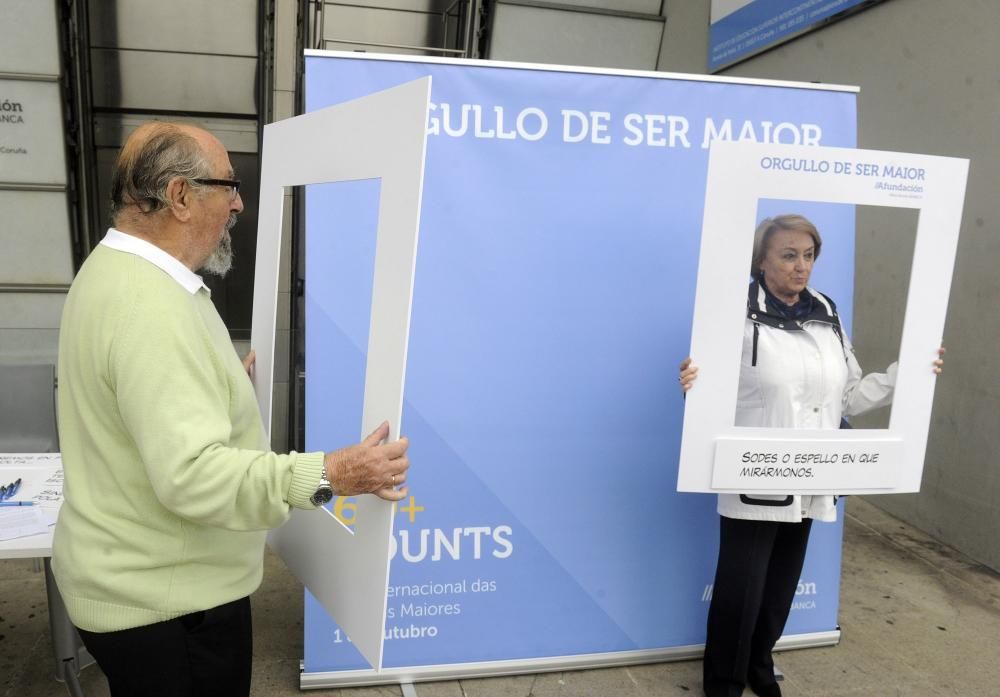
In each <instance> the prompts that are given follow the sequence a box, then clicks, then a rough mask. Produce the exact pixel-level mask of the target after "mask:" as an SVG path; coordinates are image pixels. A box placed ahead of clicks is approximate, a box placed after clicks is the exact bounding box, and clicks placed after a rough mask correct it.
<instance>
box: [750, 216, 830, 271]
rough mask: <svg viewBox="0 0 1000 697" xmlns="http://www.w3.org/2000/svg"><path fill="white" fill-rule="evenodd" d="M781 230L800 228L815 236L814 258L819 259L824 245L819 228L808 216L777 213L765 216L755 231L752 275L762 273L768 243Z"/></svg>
mask: <svg viewBox="0 0 1000 697" xmlns="http://www.w3.org/2000/svg"><path fill="white" fill-rule="evenodd" d="M779 230H798V231H800V232H806V233H809V236H810V237H812V238H813V245H814V247H815V249H814V250H813V259H819V250H820V247H822V246H823V238H822V237H820V235H819V230H817V229H816V226H815V225H813V224H812V223H811V222H810V221H809V219H808V218H806V217H804V216H801V215H796V214H794V213H793V214H789V215H776V216H774V217H773V218H764V219H763V220H762V221H760V225H758V226H757V229H756V230H755V231H754V233H753V259H752V261H751V262H750V275H751V276H752V277H753V278H759V277H760V275H761V272H760V265H761V264H762V263H763V262H764V256H765V255H766V254H767V245H768V243H769V242H770V241H771V237H772V236H773V235H774V233H776V232H778V231H779Z"/></svg>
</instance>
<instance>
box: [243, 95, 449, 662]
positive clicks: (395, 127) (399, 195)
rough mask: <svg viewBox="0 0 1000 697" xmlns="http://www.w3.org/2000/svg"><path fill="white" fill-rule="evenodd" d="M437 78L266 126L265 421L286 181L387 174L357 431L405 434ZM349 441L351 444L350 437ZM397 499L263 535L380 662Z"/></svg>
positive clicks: (256, 342)
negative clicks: (345, 518)
mask: <svg viewBox="0 0 1000 697" xmlns="http://www.w3.org/2000/svg"><path fill="white" fill-rule="evenodd" d="M430 89H431V78H430V77H426V78H422V79H420V80H415V81H413V82H410V83H407V84H405V85H401V86H399V87H395V88H392V89H389V90H385V91H383V92H378V93H376V94H372V95H370V96H367V97H363V98H361V99H356V100H353V101H351V102H347V103H345V104H340V105H337V106H333V107H330V108H327V109H323V110H320V111H315V112H311V113H309V114H304V115H302V116H297V117H295V118H291V119H287V120H284V121H280V122H277V123H273V124H270V125H267V126H265V127H264V144H263V152H262V166H261V183H260V212H259V218H258V226H257V266H256V273H255V277H254V300H253V329H252V331H251V345H252V346H253V347H254V348H255V349H256V351H257V362H256V368H255V379H254V387H255V390H256V395H257V401H258V403H259V405H260V411H261V416H262V417H263V419H264V424H265V426H266V427H267V428H268V429H269V427H270V423H271V392H272V389H273V383H274V338H275V328H276V311H277V288H278V260H279V253H280V243H281V227H282V226H281V223H282V214H283V202H284V196H285V187H290V186H303V185H308V184H319V183H327V182H344V181H353V180H361V179H380V180H381V196H380V199H379V216H378V229H377V233H376V234H377V237H376V243H375V270H374V284H373V290H372V310H371V324H370V331H369V343H368V354H367V364H366V368H365V393H364V407H363V415H362V420H361V423H360V424H359V430H358V440H360V439H361V437H362V436H363V435H365V434H368V433H370V432H371V431H373V430H374V429H375V428H376V427H378V425H379V424H380V423H382V421H385V420H387V421H388V422H389V424H390V434H389V440H395V439H397V438H398V437H399V428H400V420H401V418H402V412H403V381H404V375H405V367H406V351H407V343H408V336H409V323H410V307H411V298H412V293H413V275H414V268H415V263H416V250H417V233H418V227H419V221H420V203H421V192H422V188H423V172H424V156H425V152H426V130H427V110H428V104H429V102H430ZM343 445H344V446H347V445H350V443H344V444H343ZM393 510H394V509H393V504H391V503H389V502H386V501H383V500H381V499H379V498H376V497H375V496H360V497H358V500H357V511H356V518H355V520H356V521H357V522H356V525H355V529H354V531H353V532H352V531H351V530H348V529H347V528H346V527H345V526H344V525H342V524H341V523H340V522H339V521H338V520H337V519H336V518H335V517H334V516H333V514H332V513H330V512H329V511H327V510H325V509H322V510H319V511H298V510H295V511H292V515H291V518H290V519H289V520H288V522H287V523H286V524H285V525H284V526H282V527H281V528H278V529H277V530H274V531H272V532H271V534H270V535H269V537H268V543H269V544H270V545H271V547H272V549H274V550H275V552H276V553H277V554H278V555H279V556H281V558H282V559H283V560H284V561H285V563H286V564H287V565H288V567H289V568H290V569H291V570H292V572H293V573H294V574H295V575H296V576H297V577H298V579H299V580H300V581H302V583H303V585H305V587H306V588H308V589H309V590H310V591H311V592H312V593H313V595H315V596H316V598H317V600H319V602H320V603H321V604H322V605H323V607H324V608H325V609H326V610H327V612H329V613H330V615H331V616H332V617H334V619H335V620H336V621H337V623H338V624H339V625H340V626H341V627H343V629H344V631H345V632H346V633H347V634H348V636H350V638H351V641H352V642H353V643H354V644H355V646H357V648H358V650H359V651H360V652H361V655H362V656H364V657H365V659H366V660H367V661H368V662H369V663H370V664H371V665H372V666H373V667H374V668H375V669H376V670H381V667H382V648H383V628H384V626H385V614H386V591H387V587H388V581H389V558H390V538H391V535H392V525H393Z"/></svg>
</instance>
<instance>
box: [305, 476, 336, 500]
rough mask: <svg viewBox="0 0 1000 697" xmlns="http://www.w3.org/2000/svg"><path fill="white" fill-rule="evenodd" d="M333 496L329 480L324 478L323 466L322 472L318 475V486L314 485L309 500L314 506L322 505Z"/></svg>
mask: <svg viewBox="0 0 1000 697" xmlns="http://www.w3.org/2000/svg"><path fill="white" fill-rule="evenodd" d="M333 496H334V491H333V487H332V486H330V480H329V479H327V478H326V468H325V467H324V468H323V472H322V473H321V474H320V475H319V486H318V487H316V491H315V492H313V495H312V496H310V497H309V501H310V502H311V503H312V505H314V506H322V505H323V504H325V503H329V502H330V499H332V498H333Z"/></svg>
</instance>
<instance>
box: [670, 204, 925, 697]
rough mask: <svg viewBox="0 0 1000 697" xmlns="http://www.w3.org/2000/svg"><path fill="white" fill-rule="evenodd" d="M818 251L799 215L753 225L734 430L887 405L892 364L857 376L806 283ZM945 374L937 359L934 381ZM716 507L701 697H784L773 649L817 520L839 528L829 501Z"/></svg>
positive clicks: (756, 499)
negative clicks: (751, 695)
mask: <svg viewBox="0 0 1000 697" xmlns="http://www.w3.org/2000/svg"><path fill="white" fill-rule="evenodd" d="M822 245H823V241H822V239H821V238H820V234H819V231H818V230H817V229H816V226H815V225H813V224H812V223H811V222H809V221H808V220H807V219H806V218H804V217H802V216H800V215H781V216H777V217H775V218H768V219H765V220H764V221H763V222H762V223H761V224H760V225H759V226H758V228H757V231H756V233H755V235H754V247H753V262H752V264H751V275H752V276H753V282H752V283H751V284H750V289H749V296H748V298H747V315H746V324H745V328H744V332H743V359H742V363H741V365H740V380H739V397H738V400H737V406H736V425H737V426H754V427H788V428H809V429H817V428H828V429H836V428H839V427H840V424H841V419H842V417H844V416H852V415H855V414H860V413H862V412H865V411H867V410H869V409H874V408H876V407H880V406H884V405H887V404H889V403H890V402H891V401H892V394H893V386H894V384H895V378H896V366H895V364H893V365H891V366H889V369H888V371H887V372H886V373H877V374H869V375H865V376H864V377H862V373H861V367H860V366H859V365H858V361H857V359H855V357H854V350H853V349H852V347H851V343H850V341H849V339H848V338H847V335H846V333H845V332H844V329H843V326H842V325H841V323H840V318H839V317H838V315H837V306H836V305H835V304H834V302H833V300H831V299H830V298H829V297H827V296H826V295H823V294H822V293H820V292H819V291H817V290H814V289H813V288H810V287H809V285H808V284H809V276H810V275H811V273H812V268H813V264H814V263H815V261H816V259H817V258H818V257H819V253H820V249H821V247H822ZM943 352H944V349H940V350H939V353H940V354H943ZM941 366H942V361H941V360H940V358H939V359H938V360H936V361H935V362H934V365H933V370H934V372H936V373H939V372H941ZM697 372H698V369H697V368H696V367H695V366H694V365H693V364H692V363H691V359H690V358H687V359H685V360H684V362H683V363H681V366H680V383H681V389H682V390H683V391H685V392H686V391H687V390H689V389H691V386H692V385H693V383H694V380H695V378H696V376H697ZM718 510H719V515H720V533H719V560H718V565H717V567H716V572H715V586H714V589H713V592H712V603H711V606H710V607H709V611H708V636H707V639H706V642H705V661H704V688H705V694H706V695H708V696H709V697H739V695H741V694H742V693H743V688H744V686H746V685H749V686H750V688H751V689H752V690H753V691H754V692H755V693H756V694H757V695H761V696H762V697H780V695H781V689H780V688H779V687H778V683H777V682H776V681H775V677H774V662H773V660H772V658H771V650H772V649H773V648H774V644H775V642H777V640H778V638H779V637H780V636H781V633H782V631H783V630H784V626H785V620H786V619H787V618H788V613H789V610H790V609H791V603H792V599H793V598H794V596H795V588H796V585H797V584H798V581H799V574H800V573H801V571H802V563H803V561H804V559H805V554H806V543H807V541H808V539H809V529H810V526H811V524H812V521H813V520H821V521H827V522H832V521H834V520H836V517H837V509H836V506H835V499H834V497H833V496H798V495H791V494H789V495H777V496H774V495H763V494H754V495H752V496H750V495H744V494H720V495H719V507H718Z"/></svg>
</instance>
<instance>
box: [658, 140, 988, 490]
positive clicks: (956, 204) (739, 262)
mask: <svg viewBox="0 0 1000 697" xmlns="http://www.w3.org/2000/svg"><path fill="white" fill-rule="evenodd" d="M968 166H969V163H968V160H964V159H957V158H948V157H937V156H930V155H916V154H909V153H896V152H882V151H876V150H859V149H851V148H829V147H815V146H791V145H775V144H760V143H750V142H724V141H716V142H714V143H713V144H712V146H711V151H710V153H709V168H708V182H707V187H706V193H705V214H704V220H703V227H702V240H701V248H700V257H699V258H700V261H699V268H698V282H697V290H696V296H695V308H694V322H693V327H692V337H691V353H690V355H691V356H692V358H693V360H694V363H695V364H696V365H697V366H698V367H699V374H698V379H697V382H696V383H695V385H694V387H693V388H692V389H691V390H690V391H689V392H688V393H687V395H686V403H685V412H684V431H683V435H682V439H681V453H680V463H679V471H678V483H677V489H678V491H691V492H728V493H748V492H756V493H770V494H783V493H790V492H795V493H801V494H830V493H836V494H849V493H854V494H860V493H901V492H915V491H919V489H920V479H921V475H922V472H923V461H924V454H925V451H926V447H927V435H928V430H929V424H930V413H931V405H932V402H933V398H934V385H935V380H936V377H937V376H936V375H935V374H934V373H933V371H932V366H933V361H934V360H935V359H936V358H937V348H938V346H940V344H941V337H942V334H943V331H944V322H945V313H946V310H947V306H948V294H949V291H950V288H951V276H952V270H953V267H954V260H955V253H956V248H957V245H958V233H959V227H960V223H961V218H962V207H963V202H964V198H965V184H966V178H967V176H968ZM761 199H789V200H796V201H818V202H830V203H847V204H857V205H869V206H887V207H895V208H911V209H918V211H919V219H918V224H917V233H916V243H915V248H914V255H913V266H912V270H911V275H910V284H909V291H908V295H907V301H906V307H907V309H909V308H914V307H919V308H920V312H919V314H918V313H916V312H910V311H907V313H906V315H905V318H904V322H903V332H902V340H901V345H900V353H899V368H898V373H897V382H896V388H895V396H894V406H893V409H892V413H891V417H890V422H889V427H888V429H845V430H799V429H784V428H746V427H737V426H734V424H733V420H734V414H735V412H736V399H737V386H738V382H739V371H740V359H741V356H740V353H741V351H742V337H743V331H744V323H745V318H746V286H747V282H748V271H747V260H748V259H750V257H751V248H752V246H753V230H754V228H755V227H756V225H757V223H758V221H757V220H756V218H757V210H758V202H759V201H760V200H761ZM789 212H794V211H789ZM748 453H749V454H750V455H751V459H752V456H753V455H754V454H758V453H762V454H764V455H766V456H767V459H768V460H769V461H770V462H769V464H773V469H774V470H776V474H775V475H774V476H768V477H760V476H756V475H754V474H752V473H750V472H748V471H747V469H746V464H747V463H746V459H747V458H746V455H747V454H748ZM804 462H806V463H807V464H808V465H809V466H810V468H811V476H810V477H809V478H808V479H804V478H802V475H801V468H800V467H794V465H796V464H800V465H801V464H802V463H804ZM790 469H792V470H796V472H794V473H793V472H789V470H790ZM783 472H784V474H782V473H783Z"/></svg>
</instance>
